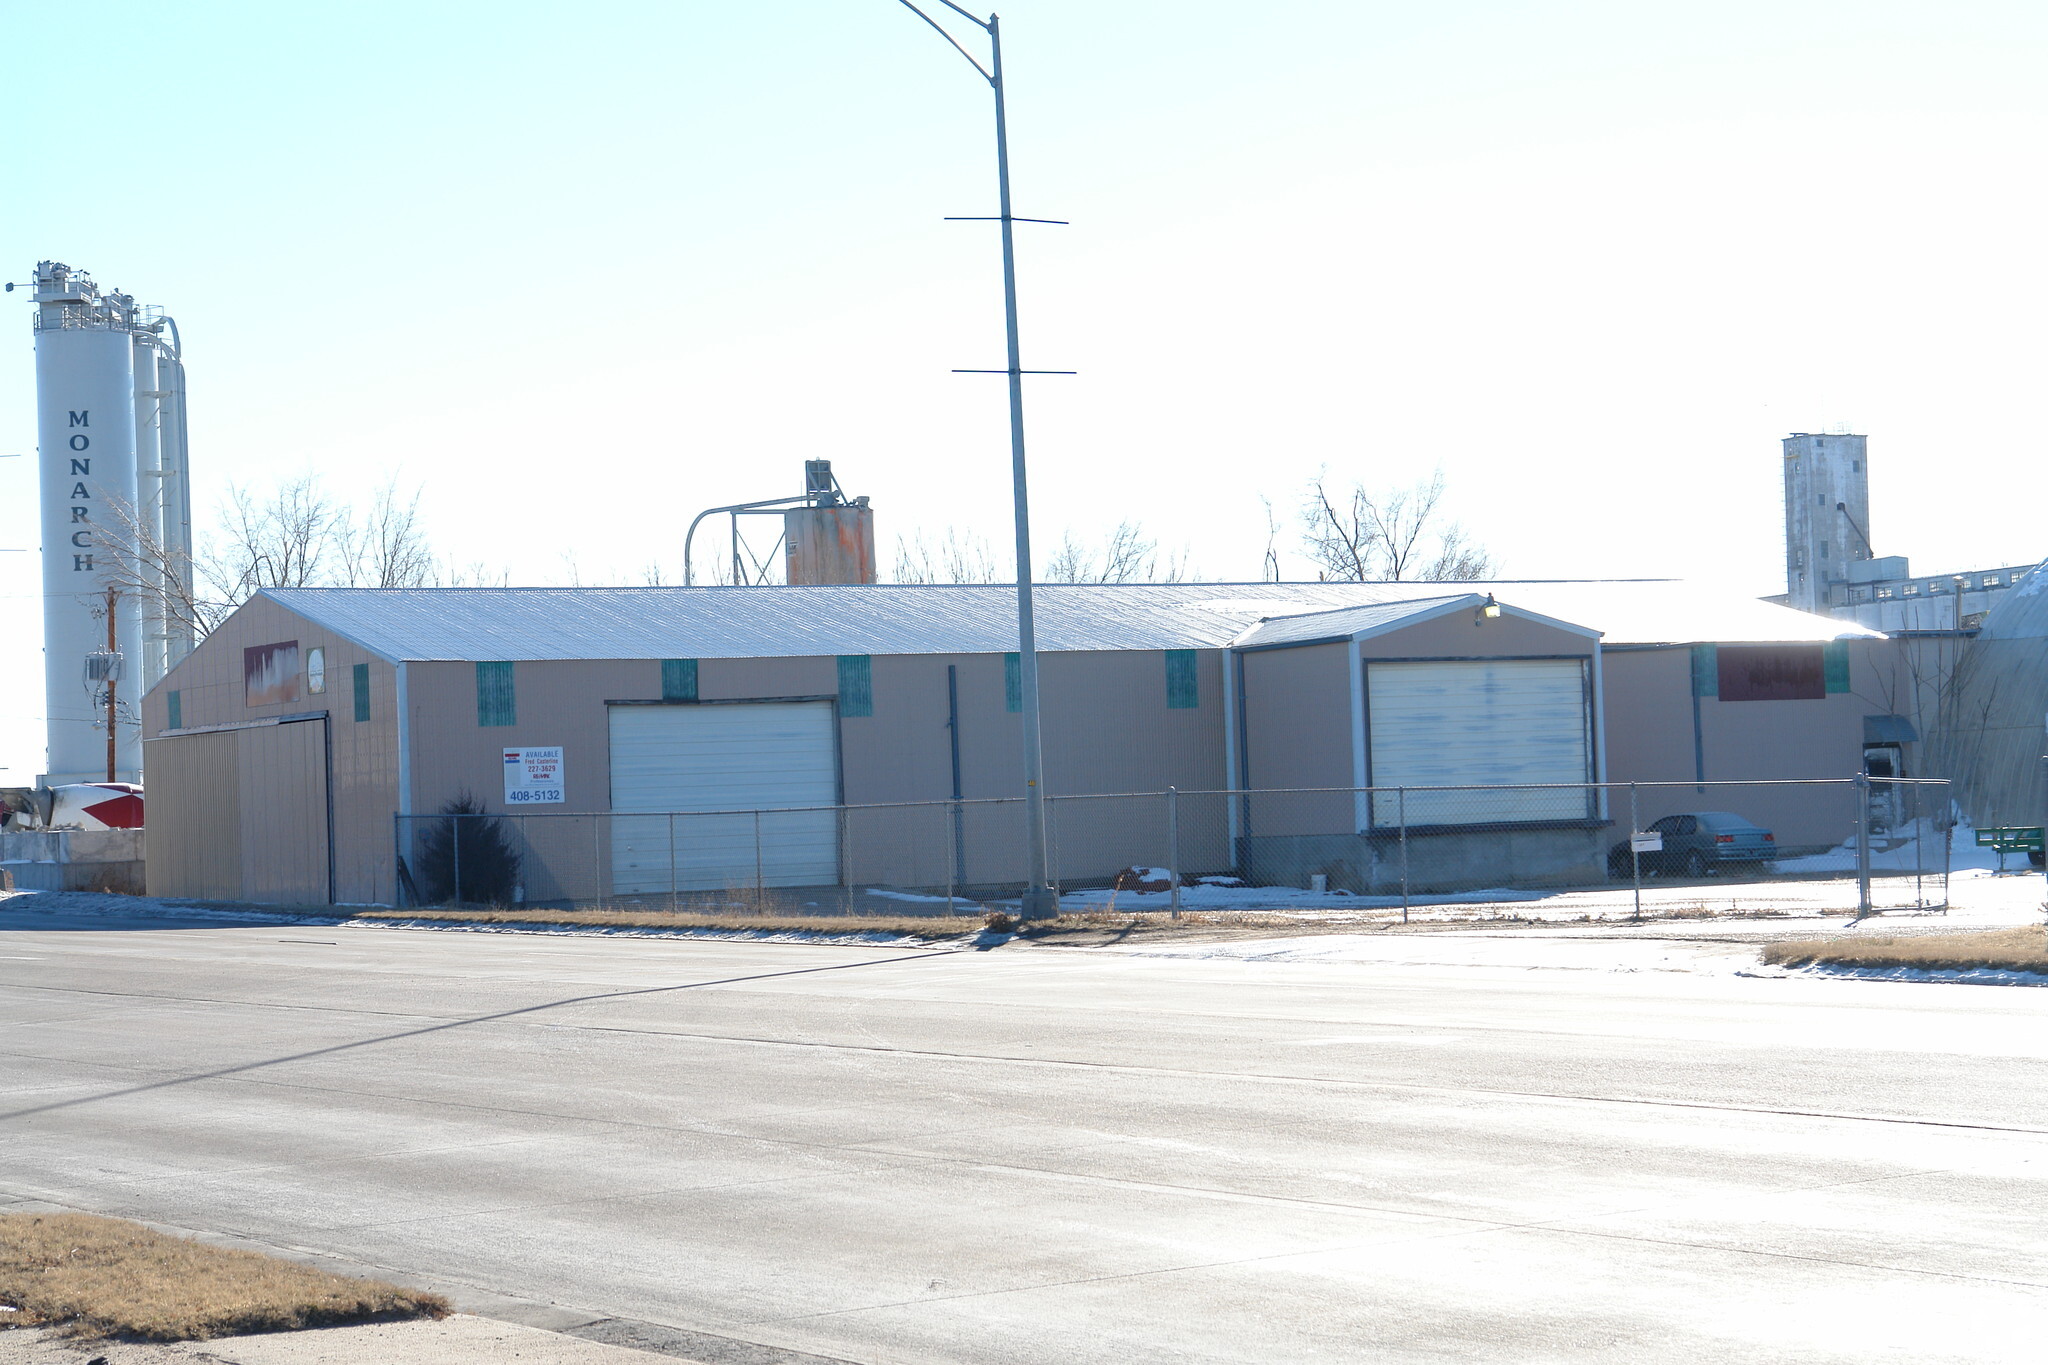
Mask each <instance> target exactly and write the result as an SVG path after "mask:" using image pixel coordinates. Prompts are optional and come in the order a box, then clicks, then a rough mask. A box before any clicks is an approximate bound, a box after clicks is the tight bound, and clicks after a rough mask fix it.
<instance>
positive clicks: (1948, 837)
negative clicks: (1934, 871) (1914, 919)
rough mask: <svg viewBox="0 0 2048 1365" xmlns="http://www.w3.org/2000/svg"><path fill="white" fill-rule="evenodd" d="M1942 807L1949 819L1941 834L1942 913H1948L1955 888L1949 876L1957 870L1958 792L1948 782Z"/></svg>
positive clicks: (1943, 790)
mask: <svg viewBox="0 0 2048 1365" xmlns="http://www.w3.org/2000/svg"><path fill="white" fill-rule="evenodd" d="M1941 808H1942V810H1943V811H1945V812H1946V813H1947V814H1946V818H1947V820H1948V829H1947V830H1946V831H1944V832H1943V834H1942V836H1941V913H1942V914H1944V915H1946V914H1947V913H1948V898H1949V893H1950V891H1952V890H1953V888H1952V887H1951V886H1950V885H1949V878H1950V876H1951V875H1952V874H1953V873H1954V871H1955V857H1956V852H1955V842H1956V792H1955V787H1954V786H1952V785H1951V784H1949V783H1948V782H1943V783H1942V784H1941Z"/></svg>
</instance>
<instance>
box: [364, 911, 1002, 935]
mask: <svg viewBox="0 0 2048 1365" xmlns="http://www.w3.org/2000/svg"><path fill="white" fill-rule="evenodd" d="M349 918H351V919H356V920H438V921H443V922H446V923H450V924H532V925H550V924H563V925H577V926H580V927H584V928H591V927H599V928H612V929H728V930H733V931H735V932H741V933H764V932H776V931H789V930H795V931H798V932H801V933H809V934H873V933H883V934H900V935H903V936H904V937H906V938H959V937H961V936H962V935H965V934H972V933H977V932H979V931H980V929H981V928H982V919H983V917H982V916H980V915H773V914H757V913H750V912H749V911H747V910H745V909H741V910H739V911H736V912H734V913H731V914H716V913H707V912H702V911H690V910H678V911H674V912H670V911H667V910H359V911H357V912H356V913H355V914H353V915H351V916H350V917H349Z"/></svg>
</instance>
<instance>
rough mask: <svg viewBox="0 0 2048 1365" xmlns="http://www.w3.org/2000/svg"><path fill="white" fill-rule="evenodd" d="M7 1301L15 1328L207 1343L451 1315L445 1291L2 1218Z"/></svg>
mask: <svg viewBox="0 0 2048 1365" xmlns="http://www.w3.org/2000/svg"><path fill="white" fill-rule="evenodd" d="M0 1303H5V1304H7V1305H8V1306H10V1307H12V1308H15V1309H17V1310H19V1311H18V1312H15V1313H8V1314H6V1315H5V1316H6V1318H7V1319H8V1323H7V1325H8V1326H11V1327H45V1326H47V1327H55V1328H57V1329H59V1330H60V1331H62V1332H64V1333H66V1334H68V1335H73V1336H81V1337H122V1338H127V1339H130V1340H140V1341H203V1340H205V1339H207V1338H209V1337H218V1336H240V1335H245V1334H247V1333H251V1332H287V1331H293V1330H296V1329H298V1328H302V1327H332V1326H339V1325H341V1324H344V1323H352V1322H390V1321H397V1320H400V1319H404V1318H420V1317H430V1318H444V1317H446V1316H448V1314H449V1313H450V1312H451V1311H452V1310H451V1309H450V1307H449V1305H448V1301H447V1300H446V1299H444V1298H442V1297H441V1296H440V1295H439V1294H426V1293H420V1292H417V1291H414V1290H410V1289H400V1288H399V1287H398V1286H397V1285H392V1284H385V1283H383V1282H382V1281H379V1280H357V1279H349V1278H347V1277H345V1276H341V1275H330V1274H328V1273H327V1272H326V1271H324V1270H314V1269H313V1268H311V1267H310V1266H303V1265H298V1264H296V1263H294V1262H291V1261H281V1260H278V1259H276V1258H274V1257H270V1256H263V1255H259V1254H258V1253H256V1252H253V1251H234V1250H229V1249H227V1248H223V1247H212V1246H207V1245H205V1244H204V1243H202V1242H194V1241H189V1240H187V1239H185V1238H182V1237H168V1236H165V1235H164V1234H163V1233H160V1232H152V1231H150V1230H149V1229H148V1228H145V1227H141V1226H138V1225H137V1224H134V1223H129V1222H124V1221H122V1220H121V1219H118V1218H95V1217H92V1216H91V1215H88V1214H82V1213H55V1214H39V1213H8V1214H0Z"/></svg>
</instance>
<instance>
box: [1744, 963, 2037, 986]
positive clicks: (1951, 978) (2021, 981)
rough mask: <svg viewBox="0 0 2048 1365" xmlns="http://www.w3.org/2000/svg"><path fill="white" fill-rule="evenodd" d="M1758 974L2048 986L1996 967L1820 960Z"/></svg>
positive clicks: (2033, 977) (1763, 969)
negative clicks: (1840, 964) (1863, 964)
mask: <svg viewBox="0 0 2048 1365" xmlns="http://www.w3.org/2000/svg"><path fill="white" fill-rule="evenodd" d="M1751 975H1754V976H1820V977H1833V978H1834V979H1835V980H1837V981H1841V980H1851V981H1940V982H1949V983H1960V984H1963V985H1967V986H2048V974H2044V973H2042V972H2014V971H2006V970H2003V969H2000V968H1996V967H1967V968H1962V967H1838V966H1834V965H1832V964H1825V963H1818V964H1814V965H1812V966H1806V967H1759V968H1757V969H1756V970H1755V971H1754V972H1752V973H1751Z"/></svg>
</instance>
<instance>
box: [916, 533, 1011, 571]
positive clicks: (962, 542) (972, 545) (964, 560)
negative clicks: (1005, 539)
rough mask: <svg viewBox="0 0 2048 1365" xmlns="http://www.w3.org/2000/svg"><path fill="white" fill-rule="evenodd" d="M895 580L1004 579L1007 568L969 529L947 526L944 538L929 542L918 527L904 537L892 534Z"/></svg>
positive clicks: (986, 543)
mask: <svg viewBox="0 0 2048 1365" xmlns="http://www.w3.org/2000/svg"><path fill="white" fill-rule="evenodd" d="M892 576H893V577H894V579H895V581H896V582H898V583H1007V582H1009V581H1010V574H1009V572H1008V571H1007V570H1006V569H1004V568H1002V567H1000V566H998V565H997V563H996V556H995V551H994V550H992V549H990V548H989V543H988V542H987V541H986V540H984V539H982V538H981V537H980V536H978V535H975V534H974V533H973V532H971V531H965V532H963V531H961V530H960V529H959V528H958V527H956V526H948V527H947V528H946V534H945V537H944V539H942V540H940V541H938V542H937V543H936V544H933V543H931V542H929V541H927V540H926V539H925V536H924V532H922V531H919V532H918V533H917V534H915V535H913V536H911V537H910V538H909V539H908V540H906V539H904V538H903V537H902V536H898V537H896V565H895V573H894V574H893V575H892Z"/></svg>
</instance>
